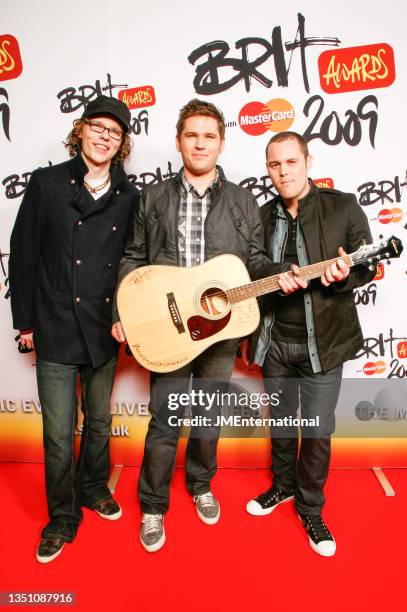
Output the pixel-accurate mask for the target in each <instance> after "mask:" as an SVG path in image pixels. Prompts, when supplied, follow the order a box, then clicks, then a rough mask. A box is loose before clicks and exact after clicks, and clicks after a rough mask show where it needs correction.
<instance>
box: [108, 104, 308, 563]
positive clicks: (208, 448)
mask: <svg viewBox="0 0 407 612" xmlns="http://www.w3.org/2000/svg"><path fill="white" fill-rule="evenodd" d="M224 144H225V122H224V118H223V115H222V114H221V113H220V112H219V110H218V109H217V108H216V107H215V106H214V105H213V104H209V103H208V102H203V101H200V100H196V99H195V100H191V101H190V102H189V103H188V104H186V106H185V107H184V108H182V109H181V112H180V115H179V119H178V123H177V136H176V146H177V150H178V151H179V152H180V153H181V157H182V160H183V164H184V166H183V168H182V170H181V171H180V172H179V174H178V175H177V176H176V177H175V178H173V179H169V180H167V181H164V182H161V183H159V184H157V185H153V186H151V187H149V188H147V189H146V190H145V191H144V193H143V196H142V200H141V202H140V206H139V208H138V210H137V211H136V214H135V218H134V226H133V234H132V236H131V238H130V240H129V242H128V244H127V247H126V249H125V252H124V256H123V258H122V261H121V264H120V270H119V281H120V280H122V279H123V278H124V277H125V276H126V275H127V274H128V273H129V272H131V271H132V270H135V269H136V268H139V267H141V266H147V265H148V264H164V265H168V266H181V267H192V266H198V265H200V264H202V263H203V262H204V261H207V260H210V259H212V258H214V257H215V256H217V255H221V254H224V253H231V254H234V255H236V256H237V257H239V258H240V260H242V261H243V262H244V263H245V264H246V265H247V268H248V270H249V273H250V276H251V277H252V278H253V279H257V278H262V277H264V276H268V275H271V274H278V273H280V272H282V271H283V270H288V269H289V268H290V265H289V264H288V265H285V266H284V265H281V264H273V263H271V261H270V260H269V259H268V258H267V257H266V256H265V251H264V237H263V228H262V224H261V219H260V211H259V208H258V206H257V203H256V202H255V200H254V198H253V196H252V195H251V194H250V193H249V192H248V191H246V190H244V189H242V188H241V187H239V186H237V185H235V184H233V183H231V182H229V181H227V180H226V178H225V175H224V173H223V171H222V169H221V168H220V167H219V166H217V165H216V162H217V159H218V157H219V155H220V153H221V152H222V151H223V147H224ZM294 272H296V269H295V268H294ZM279 285H280V287H281V289H282V290H283V292H285V293H291V292H293V291H295V290H296V289H298V288H300V287H305V286H306V283H304V281H298V280H296V278H295V277H292V276H289V275H288V274H281V275H280V277H279ZM172 307H173V309H174V311H173V314H174V317H175V316H176V314H177V311H176V304H173V305H172ZM146 308H148V305H147V304H146ZM115 318H116V323H115V324H114V325H113V328H112V335H113V337H114V338H115V339H116V340H117V341H118V342H123V341H124V340H125V337H124V334H123V329H122V326H121V324H120V322H119V321H118V318H119V317H118V315H117V314H116V317H115ZM153 331H154V330H152V333H153ZM175 333H176V332H175ZM229 337H230V336H229ZM159 343H160V339H159V337H157V344H158V345H159ZM237 345H238V340H235V339H232V340H223V341H222V342H218V343H216V344H214V345H213V346H211V347H210V348H208V349H206V350H205V351H204V352H203V353H202V354H201V355H199V356H198V357H196V358H195V359H194V360H193V361H192V362H191V363H189V364H188V365H184V366H183V367H182V368H179V369H177V370H175V371H173V372H169V373H166V374H162V373H161V374H158V373H154V372H152V374H151V388H150V413H151V420H150V423H149V428H148V433H147V437H146V441H145V449H144V458H143V464H142V468H141V473H140V478H139V484H138V493H139V498H140V502H141V508H142V512H143V518H142V525H141V532H140V540H141V543H142V545H143V546H144V548H145V549H146V550H147V551H149V552H155V551H157V550H159V549H160V548H161V547H162V546H163V545H164V542H165V531H164V525H163V515H164V514H165V513H166V512H167V510H168V505H169V489H170V481H171V478H172V473H173V469H174V464H175V455H176V450H177V445H178V438H179V433H180V428H179V427H175V426H170V425H169V423H168V418H169V416H173V415H175V416H181V417H182V415H183V410H184V408H183V406H180V407H179V408H178V410H177V411H176V412H168V392H167V393H165V392H164V391H163V384H164V383H165V384H166V386H167V391H168V389H171V391H172V392H176V393H185V392H187V391H188V388H189V379H190V377H191V375H193V377H194V380H195V381H196V380H197V379H201V380H206V381H210V380H211V381H217V382H220V383H222V382H224V383H227V382H228V381H229V379H230V376H231V374H232V369H233V364H234V361H235V356H236V350H237ZM151 369H154V368H151ZM200 409H202V410H203V411H204V410H205V407H204V406H201V407H200ZM210 416H213V417H214V418H215V419H216V414H215V415H214V414H213V412H212V414H211V415H210ZM218 437H219V431H218V429H216V428H214V429H212V430H210V431H208V432H206V434H205V435H202V431H201V432H200V431H194V428H192V430H191V435H190V437H189V441H188V446H187V451H186V480H187V487H188V490H189V491H190V493H191V495H192V496H193V500H194V502H195V504H196V510H197V513H198V516H199V518H200V519H201V520H202V521H203V522H204V523H206V524H208V525H212V524H214V523H216V522H217V521H218V520H219V515H220V507H219V503H218V501H217V499H216V498H215V496H214V495H213V493H212V492H211V490H210V484H211V480H212V478H213V476H214V474H215V472H216V448H217V443H218Z"/></svg>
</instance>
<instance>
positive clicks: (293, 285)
mask: <svg viewBox="0 0 407 612" xmlns="http://www.w3.org/2000/svg"><path fill="white" fill-rule="evenodd" d="M291 272H292V274H293V276H290V275H289V273H288V272H283V273H282V274H279V275H278V284H279V285H280V287H281V290H282V291H283V292H284V293H285V294H286V295H289V294H290V293H294V291H298V289H306V288H307V284H308V283H307V281H305V280H303V279H302V278H300V277H299V273H300V269H299V267H298V266H296V265H295V264H294V265H292V266H291Z"/></svg>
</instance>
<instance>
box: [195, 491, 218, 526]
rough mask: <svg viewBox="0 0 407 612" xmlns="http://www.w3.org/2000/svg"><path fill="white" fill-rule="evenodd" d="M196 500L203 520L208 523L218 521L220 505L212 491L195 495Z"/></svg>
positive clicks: (197, 508) (198, 511) (211, 523)
mask: <svg viewBox="0 0 407 612" xmlns="http://www.w3.org/2000/svg"><path fill="white" fill-rule="evenodd" d="M194 502H195V504H196V511H197V513H198V516H199V518H200V519H201V521H203V522H204V523H206V524H207V525H214V524H215V523H217V522H218V520H219V517H220V506H219V502H218V500H217V499H216V497H215V496H214V494H213V493H212V491H208V492H207V493H201V495H194Z"/></svg>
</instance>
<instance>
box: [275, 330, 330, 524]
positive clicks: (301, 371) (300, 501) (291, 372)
mask: <svg viewBox="0 0 407 612" xmlns="http://www.w3.org/2000/svg"><path fill="white" fill-rule="evenodd" d="M263 376H264V385H265V389H266V391H267V393H269V394H272V393H276V392H279V393H280V403H279V405H278V406H272V405H270V416H271V417H272V418H274V419H283V418H284V417H287V416H291V417H292V418H296V417H297V412H298V408H299V407H301V418H302V419H307V422H308V423H311V422H312V421H311V420H317V417H318V419H319V424H318V425H315V426H313V425H309V426H305V425H304V426H302V427H301V445H300V449H299V440H298V427H295V426H292V427H289V426H288V427H285V428H284V429H283V430H282V429H281V428H278V427H274V428H272V432H271V433H272V449H271V457H272V466H271V471H272V474H273V484H274V485H276V486H278V487H280V488H281V489H284V490H286V491H293V492H294V497H295V505H296V508H297V510H298V512H300V513H301V514H320V513H321V510H322V507H323V505H324V502H325V497H324V493H323V488H324V485H325V482H326V479H327V476H328V470H329V462H330V456H331V434H332V433H333V432H334V431H335V414H334V411H335V408H336V404H337V401H338V397H339V391H340V388H341V382H342V366H338V367H337V368H334V369H333V370H330V371H329V372H326V373H319V374H314V373H313V371H312V367H311V362H310V360H309V354H308V347H307V345H306V344H294V343H286V342H281V341H277V340H272V341H271V344H270V347H269V350H268V352H267V355H266V359H265V361H264V364H263ZM298 450H299V452H298Z"/></svg>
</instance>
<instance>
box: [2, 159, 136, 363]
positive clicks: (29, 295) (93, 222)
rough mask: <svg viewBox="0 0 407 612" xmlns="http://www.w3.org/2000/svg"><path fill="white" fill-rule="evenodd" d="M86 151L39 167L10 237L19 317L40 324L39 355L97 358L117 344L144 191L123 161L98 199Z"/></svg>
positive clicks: (20, 322) (19, 323) (22, 324)
mask: <svg viewBox="0 0 407 612" xmlns="http://www.w3.org/2000/svg"><path fill="white" fill-rule="evenodd" d="M87 172H88V168H87V166H86V164H85V162H84V160H83V158H82V156H81V155H78V156H76V157H74V158H73V159H71V160H69V161H67V162H64V163H62V164H58V165H56V166H52V167H49V168H40V169H38V170H35V171H34V172H33V174H32V176H31V179H30V182H29V184H28V187H27V190H26V193H25V194H24V198H23V201H22V203H21V207H20V209H19V212H18V215H17V219H16V222H15V225H14V229H13V232H12V235H11V243H10V251H11V252H10V261H9V280H10V297H11V308H12V314H13V325H14V327H15V328H16V329H20V330H22V329H28V328H33V329H34V344H35V349H36V352H37V356H38V357H39V358H41V359H44V360H47V361H54V362H57V363H74V364H82V363H91V364H92V365H93V367H97V366H98V365H101V364H102V363H104V362H105V361H107V360H108V359H110V358H111V357H112V356H113V355H114V354H115V353H116V351H117V348H118V345H117V342H116V341H115V340H114V339H113V338H112V337H111V334H110V330H111V325H112V314H111V313H112V301H113V296H114V290H115V285H116V279H117V271H118V266H119V262H120V258H121V255H122V252H123V248H124V245H125V242H126V239H127V233H128V229H129V227H130V221H131V220H132V218H133V215H134V209H135V206H136V205H137V203H138V200H139V195H138V191H137V190H136V188H135V187H134V186H133V185H132V184H131V183H130V182H129V180H128V179H127V177H126V174H125V172H124V170H123V168H122V167H121V166H117V165H113V166H112V167H111V189H110V190H109V192H108V193H107V194H105V195H104V196H102V197H101V198H100V199H98V200H96V201H95V200H93V198H92V196H91V195H90V193H89V192H88V191H87V189H86V188H85V187H84V184H83V180H84V176H85V175H86V174H87Z"/></svg>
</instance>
